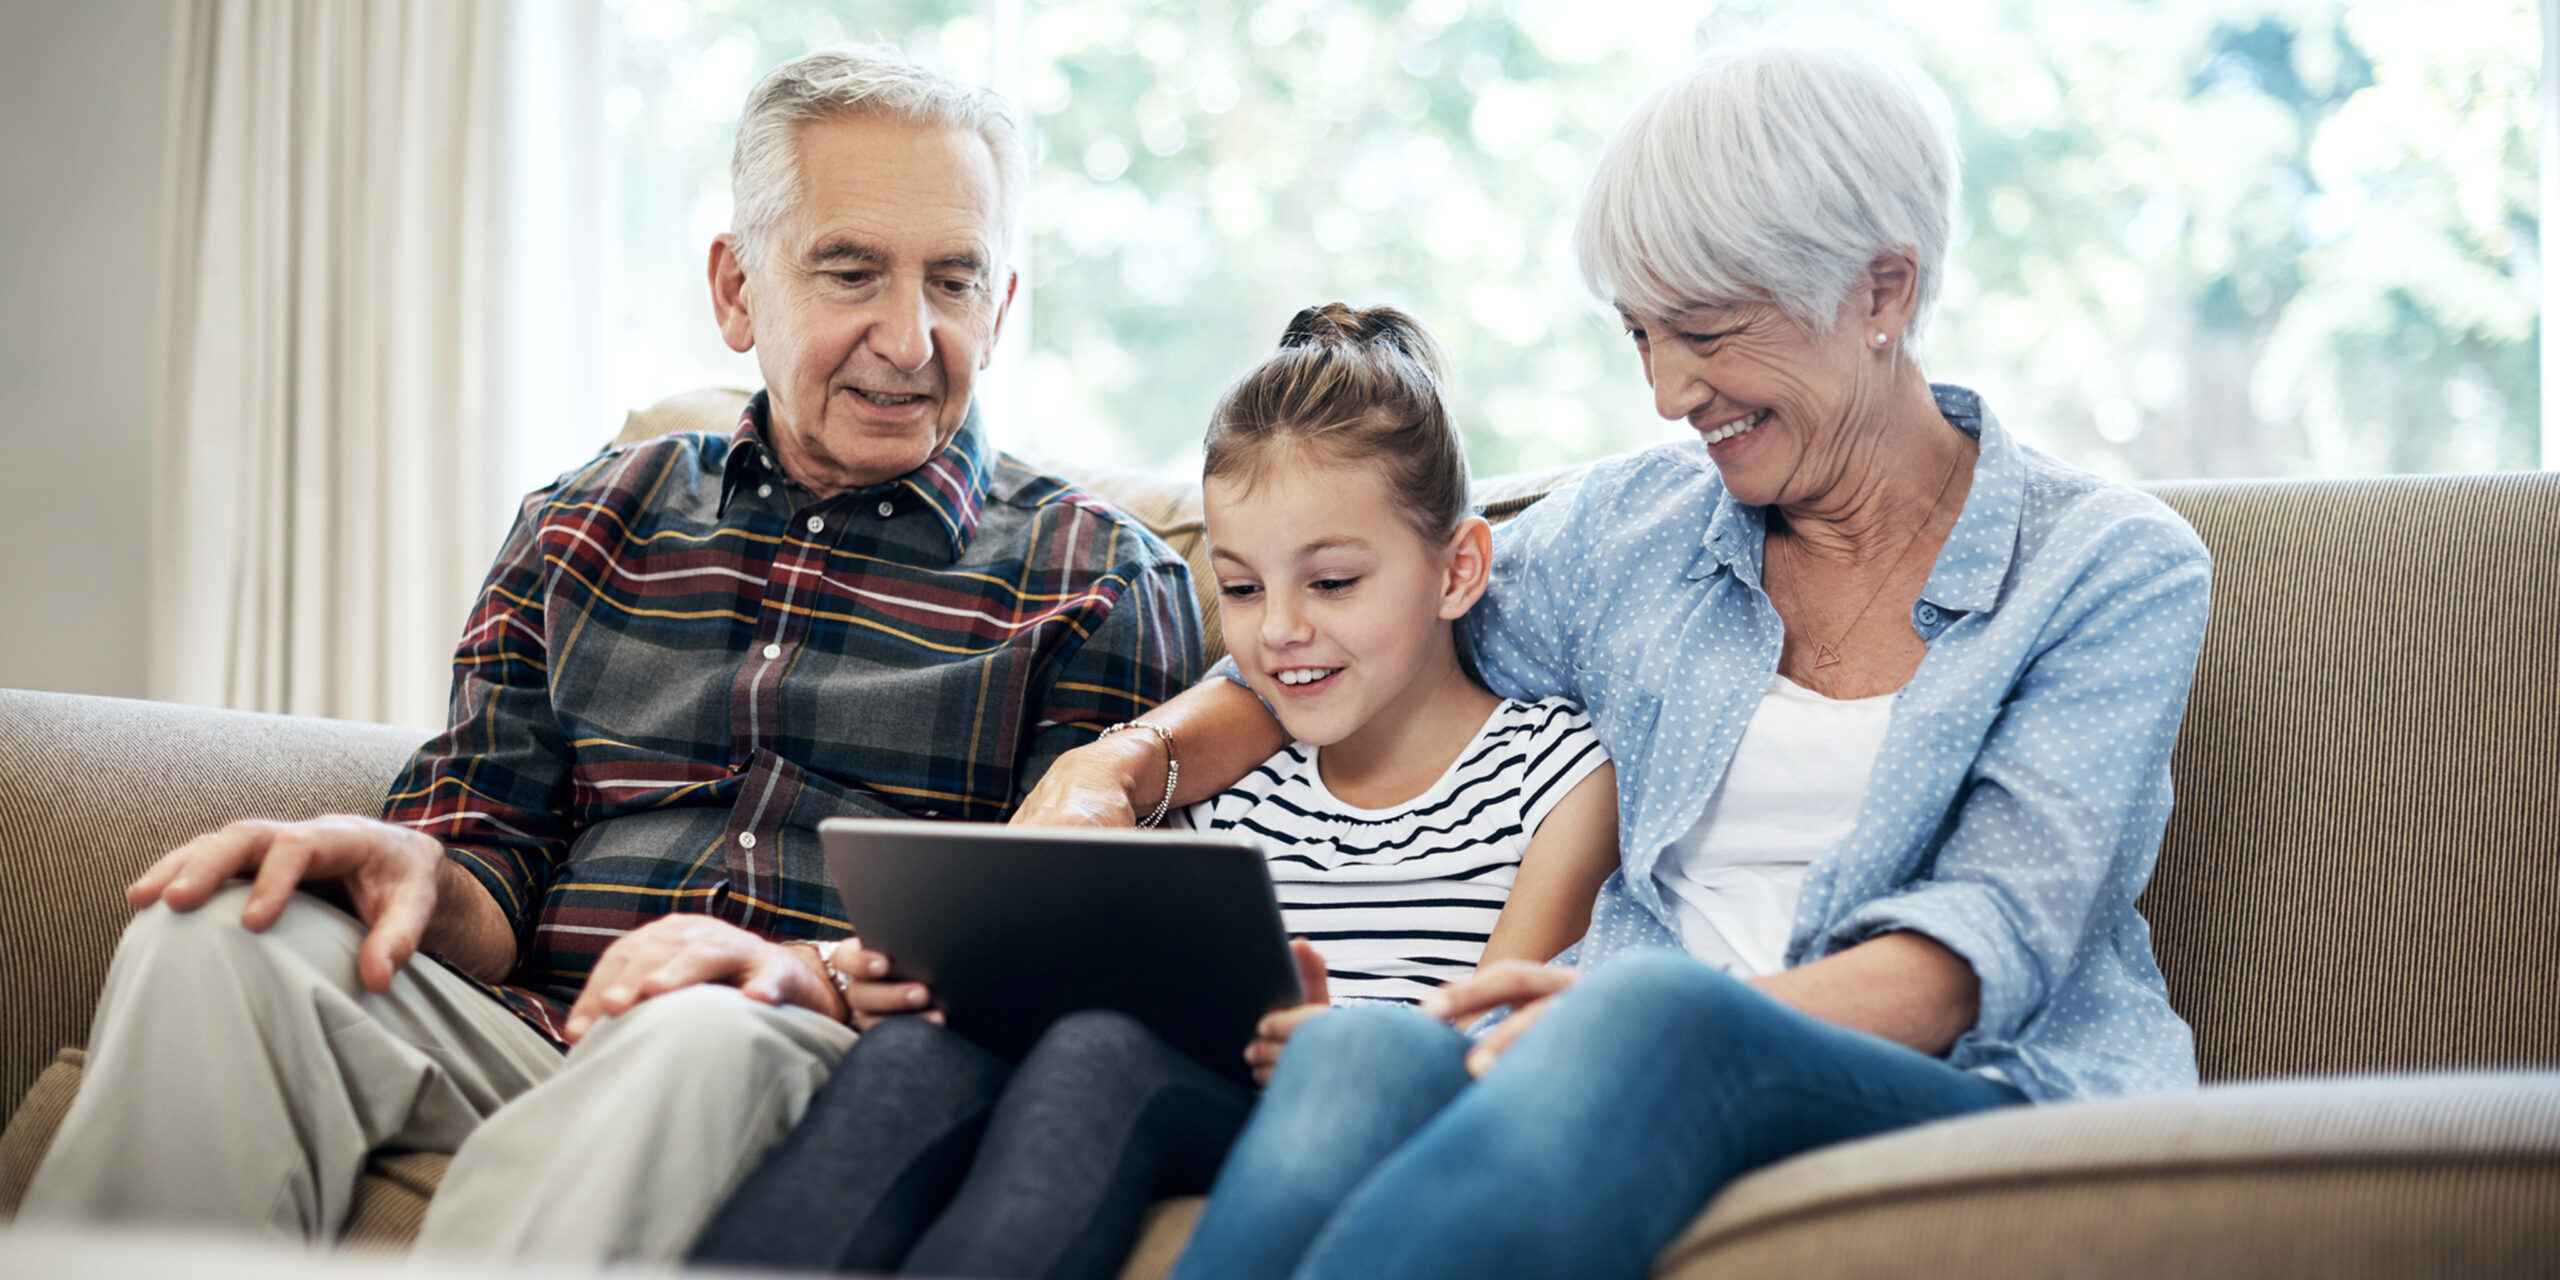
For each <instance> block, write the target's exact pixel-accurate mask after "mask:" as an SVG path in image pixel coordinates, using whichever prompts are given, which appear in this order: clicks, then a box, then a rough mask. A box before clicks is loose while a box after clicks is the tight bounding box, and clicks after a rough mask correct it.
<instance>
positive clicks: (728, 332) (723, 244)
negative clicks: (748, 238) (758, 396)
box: [711, 232, 756, 351]
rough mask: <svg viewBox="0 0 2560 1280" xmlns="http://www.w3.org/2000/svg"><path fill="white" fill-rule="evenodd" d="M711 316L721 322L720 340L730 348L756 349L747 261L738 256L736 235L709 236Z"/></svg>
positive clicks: (739, 349) (737, 349) (754, 322)
mask: <svg viewBox="0 0 2560 1280" xmlns="http://www.w3.org/2000/svg"><path fill="white" fill-rule="evenodd" d="M711 316H712V318H713V319H715V320H717V321H719V322H720V340H721V341H723V342H726V343H728V344H729V349H730V350H731V351H752V350H754V349H755V345H756V318H755V309H754V305H753V299H752V298H751V297H750V296H749V290H748V287H747V264H746V260H745V259H743V258H741V257H739V256H738V237H736V236H734V235H731V234H729V233H727V232H723V233H721V234H719V235H716V236H713V237H712V238H711Z"/></svg>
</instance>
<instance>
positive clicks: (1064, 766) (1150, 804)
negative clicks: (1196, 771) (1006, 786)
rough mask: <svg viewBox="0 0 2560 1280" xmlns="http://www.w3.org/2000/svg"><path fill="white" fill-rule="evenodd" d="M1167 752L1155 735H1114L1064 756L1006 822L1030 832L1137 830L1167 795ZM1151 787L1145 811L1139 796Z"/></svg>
mask: <svg viewBox="0 0 2560 1280" xmlns="http://www.w3.org/2000/svg"><path fill="white" fill-rule="evenodd" d="M1164 775H1165V758H1164V747H1163V746H1162V745H1161V744H1160V743H1158V742H1157V741H1156V736H1155V735H1154V734H1152V733H1144V732H1139V733H1115V734H1113V735H1111V736H1110V737H1108V738H1102V739H1099V740H1096V741H1093V742H1088V743H1086V744H1085V745H1083V746H1081V747H1076V748H1074V749H1072V750H1070V751H1067V752H1064V753H1062V754H1061V755H1059V757H1058V758H1057V760H1056V761H1054V762H1052V763H1051V764H1050V765H1049V771H1048V772H1047V773H1044V774H1042V775H1040V782H1039V785H1037V786H1034V787H1033V788H1031V794H1029V795H1026V796H1024V797H1023V798H1022V803H1021V804H1020V805H1019V806H1017V807H1016V808H1015V809H1014V811H1013V817H1012V818H1010V819H1008V821H1011V822H1013V823H1015V824H1017V825H1020V826H1027V827H1134V826H1136V825H1138V815H1139V814H1141V813H1146V812H1150V811H1152V810H1153V809H1154V808H1155V800H1156V797H1157V796H1161V795H1163V794H1164ZM1148 785H1152V786H1153V787H1154V788H1155V790H1154V792H1153V793H1152V794H1150V795H1149V796H1148V797H1147V807H1146V808H1145V809H1141V808H1139V807H1138V801H1137V795H1138V792H1139V791H1140V790H1141V789H1142V788H1144V787H1146V786H1148Z"/></svg>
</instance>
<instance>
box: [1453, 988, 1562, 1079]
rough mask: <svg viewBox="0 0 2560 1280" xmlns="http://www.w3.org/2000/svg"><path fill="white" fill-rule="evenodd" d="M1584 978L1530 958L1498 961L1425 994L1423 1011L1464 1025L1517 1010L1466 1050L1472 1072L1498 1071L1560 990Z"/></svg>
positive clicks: (1468, 1064) (1479, 1074) (1469, 1068)
mask: <svg viewBox="0 0 2560 1280" xmlns="http://www.w3.org/2000/svg"><path fill="white" fill-rule="evenodd" d="M1581 977H1582V972H1581V970H1578V969H1559V968H1557V967H1555V966H1554V965H1548V964H1532V963H1531V962H1529V961H1527V960H1498V961H1495V962H1494V963H1492V964H1489V965H1486V966H1485V967H1484V968H1482V969H1479V970H1477V971H1476V972H1474V973H1472V974H1469V975H1468V976H1466V977H1464V978H1460V979H1459V980H1457V981H1456V982H1452V983H1450V984H1449V985H1447V986H1445V987H1442V988H1440V989H1439V990H1438V991H1434V992H1432V993H1431V994H1430V995H1427V996H1424V997H1423V998H1422V1011H1423V1012H1424V1013H1427V1014H1430V1015H1431V1016H1432V1017H1435V1018H1444V1019H1447V1020H1448V1021H1449V1022H1451V1023H1452V1024H1455V1025H1457V1026H1465V1025H1466V1024H1467V1023H1469V1022H1471V1021H1474V1020H1475V1019H1476V1018H1479V1017H1482V1016H1483V1015H1484V1014H1486V1013H1488V1012H1491V1011H1492V1010H1495V1009H1499V1008H1501V1007H1502V1006H1504V1005H1506V1004H1507V1005H1511V1006H1513V1008H1512V1010H1511V1016H1510V1017H1508V1018H1505V1019H1503V1020H1502V1021H1501V1022H1500V1023H1499V1024H1497V1025H1496V1026H1495V1027H1494V1029H1493V1030H1491V1031H1489V1032H1486V1033H1485V1037H1484V1039H1482V1040H1479V1041H1477V1042H1476V1046H1475V1047H1474V1048H1473V1049H1470V1050H1468V1051H1467V1074H1468V1075H1472V1076H1481V1075H1483V1074H1484V1073H1485V1072H1487V1071H1490V1070H1492V1069H1493V1064H1494V1063H1495V1062H1497V1061H1499V1060H1500V1059H1501V1057H1502V1055H1503V1054H1504V1053H1506V1052H1508V1051H1509V1050H1510V1048H1511V1042H1512V1041H1514V1040H1517V1039H1519V1038H1520V1034H1521V1033H1522V1032H1524V1031H1527V1030H1528V1029H1529V1027H1530V1024H1532V1023H1534V1022H1536V1021H1537V1020H1538V1019H1539V1018H1541V1017H1544V1016H1545V1015H1546V1012H1547V1009H1548V1008H1549V1007H1550V1006H1551V1005H1552V1004H1553V1003H1554V1001H1555V995H1556V993H1557V992H1559V991H1562V990H1564V989H1565V988H1566V987H1569V986H1572V985H1573V984H1574V983H1575V982H1576V981H1577V980H1579V979H1580V978H1581Z"/></svg>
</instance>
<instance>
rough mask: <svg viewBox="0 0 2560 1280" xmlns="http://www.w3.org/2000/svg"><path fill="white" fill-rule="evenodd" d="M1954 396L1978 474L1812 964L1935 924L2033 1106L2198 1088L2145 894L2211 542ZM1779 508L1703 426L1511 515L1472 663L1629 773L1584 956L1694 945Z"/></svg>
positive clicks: (1815, 918) (1979, 1051)
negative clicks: (1690, 874)
mask: <svg viewBox="0 0 2560 1280" xmlns="http://www.w3.org/2000/svg"><path fill="white" fill-rule="evenodd" d="M1935 391H1936V393H1937V400H1938V409H1939V412H1941V413H1943V414H1944V415H1946V418H1947V420H1948V421H1949V422H1951V423H1953V424H1955V425H1956V426H1957V427H1958V428H1960V429H1962V430H1963V431H1965V432H1966V433H1968V434H1971V435H1974V436H1976V437H1978V438H1979V439H1980V441H1981V443H1982V450H1981V456H1980V459H1979V461H1978V462H1977V463H1976V464H1975V468H1974V478H1973V487H1972V489H1971V491H1970V492H1969V493H1968V495H1967V496H1966V499H1965V505H1964V511H1963V513H1962V514H1961V516H1959V517H1958V519H1957V521H1956V525H1955V528H1954V530H1953V531H1952V532H1951V533H1950V534H1949V535H1948V538H1947V544H1946V547H1945V549H1944V550H1943V551H1942V552H1940V554H1939V556H1938V561H1937V564H1936V566H1935V568H1934V569H1933V570H1932V571H1931V573H1930V575H1929V582H1928V585H1927V586H1926V587H1925V588H1924V589H1923V590H1922V592H1921V594H1920V599H1919V602H1918V603H1917V604H1915V605H1914V606H1913V607H1912V611H1911V625H1912V627H1913V628H1914V629H1916V630H1917V631H1918V632H1919V634H1920V636H1921V638H1922V639H1923V640H1925V641H1926V642H1927V644H1928V656H1927V657H1926V658H1925V659H1924V660H1923V661H1922V662H1921V664H1920V670H1919V673H1918V674H1917V675H1915V676H1913V677H1912V680H1911V682H1910V683H1909V684H1907V685H1905V686H1903V688H1902V689H1901V690H1900V691H1899V692H1898V693H1897V694H1896V695H1895V701H1894V708H1893V723H1892V727H1891V729H1890V730H1889V732H1888V733H1887V735H1886V738H1885V741H1884V746H1883V750H1882V752H1881V753H1880V754H1879V755H1878V756H1877V758H1876V763H1875V769H1874V772H1873V774H1872V776H1871V778H1870V781H1869V783H1868V787H1867V792H1866V797H1865V800H1864V802H1863V803H1862V804H1861V805H1860V806H1859V810H1858V817H1857V824H1856V826H1855V827H1854V828H1853V829H1852V830H1851V832H1850V833H1849V835H1848V836H1847V837H1846V838H1844V839H1842V840H1841V841H1840V842H1839V843H1838V844H1836V845H1834V846H1832V847H1831V849H1830V850H1829V851H1828V852H1826V853H1824V854H1823V855H1822V856H1820V857H1819V858H1817V859H1816V860H1815V861H1814V863H1813V865H1812V866H1811V867H1809V868H1808V869H1807V871H1806V873H1805V878H1804V888H1803V893H1802V896H1801V897H1800V899H1799V900H1798V903H1797V907H1796V919H1795V924H1794V929H1793V932H1792V934H1791V935H1790V938H1789V941H1788V945H1787V963H1788V964H1789V965H1790V966H1793V965H1799V964H1803V963H1806V962H1808V961H1812V960H1816V959H1820V958H1821V957H1823V956H1826V955H1829V954H1831V953H1833V952H1835V951H1839V950H1841V949H1843V948H1845V947H1849V946H1852V945H1854V944H1856V943H1858V942H1861V941H1864V940H1866V939H1868V938H1872V937H1874V936H1876V935H1878V934H1881V933H1887V932H1891V931H1895V930H1912V931H1916V932H1918V933H1921V934H1925V935H1927V936H1928V937H1931V938H1934V939H1936V940H1937V941H1939V942H1941V943H1943V944H1945V945H1946V946H1947V947H1948V948H1950V949H1952V950H1953V951H1955V952H1956V953H1957V954H1958V955H1961V956H1963V957H1964V958H1965V959H1966V960H1967V961H1968V962H1970V963H1971V964H1972V966H1973V970H1974V972H1975V974H1976V975H1978V976H1979V977H1980V979H1981V983H1982V994H1981V1015H1980V1018H1979V1020H1978V1021H1977V1022H1976V1023H1975V1025H1974V1027H1973V1029H1972V1030H1970V1031H1968V1032H1966V1033H1965V1034H1964V1036H1963V1037H1962V1038H1961V1039H1959V1040H1958V1041H1957V1042H1956V1044H1955V1046H1954V1047H1953V1049H1951V1050H1950V1051H1949V1053H1948V1055H1947V1056H1948V1060H1949V1061H1950V1062H1951V1063H1953V1064H1954V1065H1955V1066H1957V1067H1959V1068H1962V1069H1965V1070H1970V1071H1975V1072H1979V1073H1981V1074H1984V1075H1987V1076H1992V1077H1994V1078H1997V1079H2001V1080H2005V1081H2007V1082H2008V1083H2010V1084H2012V1085H2015V1086H2017V1087H2018V1088H2019V1089H2021V1090H2023V1091H2024V1092H2025V1093H2026V1094H2027V1095H2028V1096H2029V1097H2031V1098H2037V1099H2051V1098H2062V1097H2078V1096H2087V1095H2096V1094H2111V1093H2124V1092H2134V1091H2141V1090H2155V1089H2165V1088H2172V1087H2177V1086H2183V1085H2190V1084H2193V1083H2194V1081H2195V1078H2196V1067H2195V1047H2194V1041H2193V1038H2192V1036H2191V1035H2190V1033H2189V1031H2188V1029H2187V1026H2186V1023H2185V1022H2184V1021H2182V1020H2181V1019H2180V1018H2179V1017H2178V1015H2177V1013H2176V1012H2175V1011H2174V1010H2172V1009H2171V1008H2170V1007H2169V1001H2168V996H2167V992H2166V989H2165V987H2164V986H2163V984H2162V982H2161V977H2160V969H2159V966H2158V964H2156V963H2155V962H2154V961H2153V959H2152V955H2151V934H2150V929H2149V926H2148V925H2147V924H2145V922H2144V921H2143V919H2142V917H2141V916H2140V915H2139V914H2137V913H2136V912H2135V910H2134V900H2135V898H2137V897H2138V896H2140V894H2141V893H2142V889H2143V886H2144V885H2145V884H2146V883H2147V882H2148V881H2149V879H2150V876H2151V867H2152V863H2153V862H2154V861H2155V860H2156V859H2157V857H2158V856H2159V850H2160V833H2161V829H2162V828H2163V827H2164V826H2165V825H2166V824H2167V822H2168V817H2169V798H2170V797H2169V750H2170V746H2171V744H2172V742H2173V741H2174V740H2175V738H2176V737H2177V732H2178V721H2179V718H2180V716H2181V715H2182V714H2183V713H2184V711H2185V709H2186V701H2187V686H2188V683H2189V681H2190V679H2191V678H2192V676H2193V675H2194V672H2195V664H2196V656H2197V653H2198V651H2199V650H2200V648H2201V647H2202V645H2203V640H2204V626H2205V611H2206V603H2207V595H2208V591H2209V588H2210V581H2211V564H2210V560H2209V558H2208V557H2207V555H2206V552H2205V549H2204V545H2203V543H2202V542H2200V541H2199V540H2198V539H2197V538H2196V535H2195V532H2194V531H2193V530H2192V529H2190V528H2189V527H2188V526H2187V524H2186V522H2185V521H2184V520H2182V519H2180V518H2179V517H2178V515H2177V514H2176V513H2175V512H2172V511H2171V510H2169V508H2168V507H2166V506H2165V505H2163V504H2162V503H2160V502H2159V501H2158V500H2156V499H2154V498H2152V497H2150V496H2148V495H2146V494H2143V493H2140V492H2137V491H2135V490H2133V489H2130V488H2127V487H2125V486H2123V485H2119V484H2114V483H2111V482H2109V481H2106V480H2102V479H2100V478H2098V477H2096V476H2093V475H2090V474H2088V473H2086V472H2083V471H2078V470H2075V469H2073V468H2071V467H2068V466H2066V465H2064V464H2062V463H2060V462H2058V461H2055V460H2054V459H2052V458H2049V457H2047V456H2045V455H2043V454H2041V453H2037V452H2036V451H2034V450H2032V449H2029V448H2026V447H2025V446H2022V445H2020V444H2018V443H2017V442H2016V441H2015V440H2013V439H2011V438H2010V436H2009V433H2008V432H2007V431H2005V430H2003V429H2002V428H2001V427H2000V424H1999V423H1998V421H1997V420H1995V419H1994V418H1993V417H1992V416H1991V415H1990V413H1988V412H1987V411H1985V410H1984V409H1983V408H1982V404H1981V401H1980V399H1979V397H1977V396H1976V395H1975V394H1974V393H1973V392H1971V391H1968V390H1966V389H1964V388H1961V387H1953V386H1939V387H1937V388H1935ZM1764 514H1765V512H1764V509H1762V508H1756V507H1750V506H1745V505H1743V504H1742V503H1740V502H1737V501H1736V500H1735V499H1734V498H1733V497H1732V495H1730V494H1728V493H1726V492H1725V489H1724V483H1723V481H1722V479H1721V478H1720V477H1719V476H1718V475H1717V473H1716V469H1715V466H1714V465H1713V464H1712V463H1711V462H1709V461H1708V459H1707V455H1706V451H1705V447H1704V446H1703V445H1702V444H1697V443H1683V444H1678V445H1669V446H1664V447H1661V448H1656V449H1652V450H1648V451H1646V452H1643V453H1639V454H1634V455H1631V456H1627V457H1621V458H1614V459H1610V460H1608V461H1606V462H1602V463H1600V464H1598V465H1597V466H1595V467H1593V468H1592V470H1591V471H1590V472H1588V473H1587V474H1586V475H1585V477H1584V478H1583V480H1582V481H1581V483H1580V484H1579V485H1578V486H1575V487H1573V488H1569V489H1565V490H1562V491H1559V492H1557V493H1554V494H1551V495H1549V496H1548V497H1547V498H1545V499H1544V500H1542V501H1540V502H1538V503H1537V504H1536V505H1534V506H1532V507H1530V508H1529V509H1528V510H1527V511H1526V512H1524V513H1523V514H1522V515H1521V516H1520V517H1519V518H1518V519H1516V520H1513V521H1512V522H1510V523H1509V524H1506V525H1504V526H1503V527H1502V528H1501V529H1500V530H1499V531H1498V532H1497V534H1496V535H1495V541H1494V566H1493V583H1492V588H1491V590H1490V591H1488V592H1487V594H1486V596H1485V598H1484V600H1483V602H1482V603H1481V604H1479V605H1478V606H1477V607H1476V609H1475V610H1474V612H1472V613H1471V614H1469V615H1468V618H1467V623H1466V628H1465V642H1466V644H1467V645H1468V648H1469V652H1470V656H1471V657H1472V658H1473V659H1474V662H1475V664H1476V667H1477V669H1478V671H1479V672H1480V673H1481V674H1482V676H1483V678H1484V681H1485V683H1486V684H1487V685H1488V686H1489V687H1490V688H1491V689H1492V690H1493V691H1494V692H1495V693H1497V694H1500V695H1502V696H1504V697H1509V698H1521V699H1536V698H1547V697H1565V698H1571V699H1575V700H1577V701H1579V702H1581V703H1582V704H1583V705H1584V706H1585V707H1587V708H1588V709H1589V711H1590V714H1591V719H1592V721H1593V722H1594V723H1595V724H1596V725H1597V726H1598V728H1599V731H1600V737H1601V740H1602V741H1603V742H1604V743H1605V744H1606V745H1607V747H1608V749H1609V758H1610V759H1611V760H1613V761H1616V762H1617V767H1618V803H1619V827H1620V831H1621V833H1622V844H1621V853H1622V858H1621V864H1622V865H1621V867H1620V870H1619V871H1618V872H1617V873H1616V874H1615V875H1613V876H1612V877H1611V878H1610V880H1609V882H1608V884H1607V885H1606V886H1605V887H1603V888H1602V890H1601V892H1600V899H1599V902H1598V903H1597V905H1596V907H1595V909H1594V912H1593V915H1592V923H1591V932H1590V933H1589V934H1588V935H1586V936H1585V937H1584V938H1583V940H1582V941H1581V942H1580V943H1578V944H1576V947H1575V950H1574V951H1573V952H1569V953H1568V954H1567V957H1566V958H1569V959H1571V960H1573V961H1575V962H1578V963H1581V964H1584V965H1590V964H1595V963H1597V962H1599V961H1602V960H1605V959H1607V958H1608V957H1609V956H1611V955H1614V954H1616V953H1618V952H1620V951H1624V950H1627V949H1629V948H1633V947H1646V946H1668V947H1676V946H1678V945H1679V939H1678V934H1677V932H1676V931H1675V928H1674V925H1673V921H1674V919H1675V916H1674V914H1673V910H1672V908H1671V906H1670V905H1669V904H1667V903H1666V902H1665V901H1664V900H1663V897H1662V894H1661V892H1660V890H1659V888H1658V887H1657V885H1656V883H1655V881H1654V878H1653V877H1654V869H1655V866H1656V864H1657V863H1658V862H1659V861H1660V860H1661V858H1662V856H1663V853H1664V850H1665V848H1666V847H1667V846H1669V845H1670V844H1671V842H1672V841H1673V840H1675V839H1677V838H1678V837H1680V836H1681V835H1682V834H1684V833H1686V832H1687V831H1688V830H1689V829H1690V827H1691V826H1693V825H1695V823H1696V822H1697V819H1698V815H1699V814H1700V813H1701V812H1702V811H1703V810H1704V808H1705V806H1706V801H1707V798H1708V796H1709V795H1710V794H1711V793H1712V792H1713V791H1714V790H1715V787H1716V783H1717V780H1718V779H1720V778H1721V777H1723V776H1724V771H1725V766H1726V763H1727V762H1728V761H1729V760H1731V758H1732V756H1733V751H1734V747H1735V745H1736V744H1737V743H1738V742H1739V741H1740V740H1741V738H1742V731H1743V727H1744V726H1745V725H1746V724H1747V723H1749V721H1750V719H1751V715H1752V712H1753V710H1754V709H1755V708H1756V707H1757V706H1758V705H1759V702H1760V697H1761V695H1762V694H1763V693H1764V692H1765V691H1766V690H1767V689H1768V686H1769V682H1770V678H1771V676H1772V674H1773V673H1774V672H1775V671H1776V669H1777V664H1778V651H1779V645H1780V639H1781V635H1780V632H1781V624H1780V622H1779V619H1778V614H1777V611H1776V610H1775V609H1774V608H1772V607H1771V605H1770V603H1769V597H1768V595H1767V594H1766V593H1765V592H1764V591H1763V590H1762V589H1761V583H1760V564H1761V561H1760V554H1761V546H1762V537H1763V533H1764V527H1765V526H1764V524H1763V519H1764Z"/></svg>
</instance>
